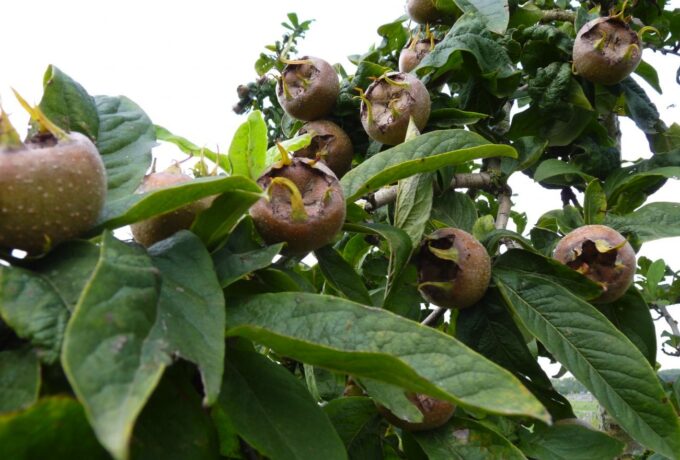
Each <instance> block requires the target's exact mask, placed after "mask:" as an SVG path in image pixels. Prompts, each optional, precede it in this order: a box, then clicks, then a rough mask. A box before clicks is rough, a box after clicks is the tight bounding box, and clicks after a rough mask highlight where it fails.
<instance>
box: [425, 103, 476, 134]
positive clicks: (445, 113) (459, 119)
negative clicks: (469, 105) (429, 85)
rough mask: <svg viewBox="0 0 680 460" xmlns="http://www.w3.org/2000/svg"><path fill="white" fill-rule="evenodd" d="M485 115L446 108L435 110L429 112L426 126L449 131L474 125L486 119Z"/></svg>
mask: <svg viewBox="0 0 680 460" xmlns="http://www.w3.org/2000/svg"><path fill="white" fill-rule="evenodd" d="M488 117H489V116H488V115H487V114H485V113H479V112H469V111H465V110H461V109H456V108H452V107H447V108H445V109H435V110H432V112H430V118H428V120H427V124H428V126H430V127H433V128H438V129H449V128H454V127H459V126H465V125H474V124H475V123H477V122H478V121H479V120H483V119H484V118H488Z"/></svg>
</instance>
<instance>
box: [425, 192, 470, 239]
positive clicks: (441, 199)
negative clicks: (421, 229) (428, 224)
mask: <svg viewBox="0 0 680 460" xmlns="http://www.w3.org/2000/svg"><path fill="white" fill-rule="evenodd" d="M431 217H432V219H434V220H435V221H437V225H439V223H441V224H443V225H444V226H448V227H455V228H459V229H461V230H465V231H466V232H468V233H469V232H471V231H472V226H473V225H474V224H475V222H476V221H477V218H478V217H479V216H478V215H477V207H476V206H475V202H474V201H472V198H470V197H469V196H468V195H466V194H465V193H461V192H456V191H454V190H447V191H446V192H444V193H443V194H442V195H437V196H435V197H434V203H433V204H432V215H431Z"/></svg>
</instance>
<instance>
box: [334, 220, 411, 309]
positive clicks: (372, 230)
mask: <svg viewBox="0 0 680 460" xmlns="http://www.w3.org/2000/svg"><path fill="white" fill-rule="evenodd" d="M343 230H345V231H347V232H356V233H368V234H371V235H378V236H380V237H381V238H384V239H385V241H386V242H387V245H388V247H389V249H390V264H389V267H388V269H387V286H386V288H385V298H386V299H387V298H388V297H389V295H390V292H391V291H392V288H393V286H394V280H395V279H396V278H397V276H399V273H401V271H402V270H403V269H404V267H406V264H407V263H408V261H409V259H410V258H411V251H412V250H413V246H412V243H411V238H409V236H408V235H407V234H406V232H404V231H403V230H401V229H398V228H396V227H393V226H391V225H387V224H345V225H344V226H343Z"/></svg>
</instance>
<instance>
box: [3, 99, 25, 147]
mask: <svg viewBox="0 0 680 460" xmlns="http://www.w3.org/2000/svg"><path fill="white" fill-rule="evenodd" d="M23 146H24V143H23V142H21V138H20V137H19V133H18V132H17V130H16V129H14V126H12V123H11V122H10V121H9V116H8V115H7V112H5V110H4V109H3V108H2V107H0V148H2V149H8V150H11V149H20V148H22V147H23Z"/></svg>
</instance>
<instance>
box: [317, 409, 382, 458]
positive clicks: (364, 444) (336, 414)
mask: <svg viewBox="0 0 680 460" xmlns="http://www.w3.org/2000/svg"><path fill="white" fill-rule="evenodd" d="M323 410H324V412H326V415H328V418H330V419H331V423H332V424H333V426H334V427H335V431H337V433H338V435H340V439H342V442H343V443H344V444H345V449H347V453H348V454H349V458H351V459H356V460H359V459H365V460H371V459H376V458H381V456H382V447H381V444H382V438H381V426H380V425H381V422H382V417H381V416H380V415H379V414H378V412H377V411H376V409H375V403H373V401H371V400H370V398H364V397H350V398H339V399H334V400H333V401H330V402H329V403H328V404H326V405H325V406H324V407H323Z"/></svg>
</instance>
